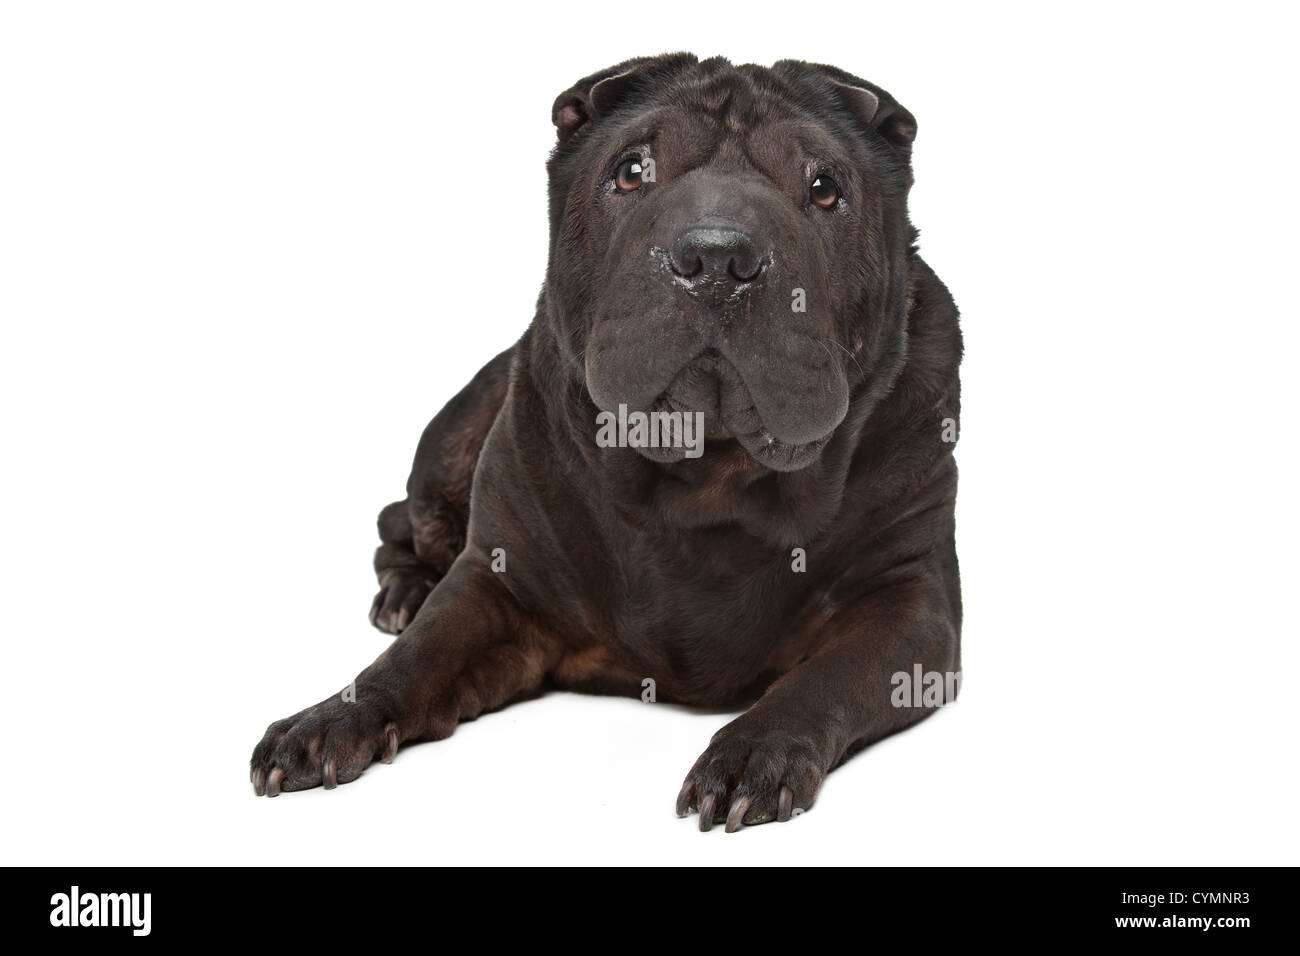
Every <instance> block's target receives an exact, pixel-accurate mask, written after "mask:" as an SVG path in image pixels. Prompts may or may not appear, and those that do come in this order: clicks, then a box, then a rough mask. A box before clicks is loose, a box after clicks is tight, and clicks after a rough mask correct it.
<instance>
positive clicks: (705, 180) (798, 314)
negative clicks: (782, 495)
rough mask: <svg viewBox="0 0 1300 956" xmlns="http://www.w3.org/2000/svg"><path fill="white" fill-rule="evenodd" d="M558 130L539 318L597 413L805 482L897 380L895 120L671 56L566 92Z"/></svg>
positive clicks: (824, 89) (663, 455)
mask: <svg viewBox="0 0 1300 956" xmlns="http://www.w3.org/2000/svg"><path fill="white" fill-rule="evenodd" d="M554 119H555V123H556V126H557V129H558V131H559V136H560V143H559V145H558V146H557V148H556V152H555V154H554V155H553V157H552V159H551V163H550V174H551V227H552V247H551V263H550V269H549V274H548V282H547V303H548V307H549V310H550V320H551V322H552V323H553V324H554V327H555V329H556V332H557V336H558V339H559V342H560V347H561V350H562V352H563V354H564V356H565V359H566V361H567V362H568V364H569V365H570V367H571V369H572V370H573V372H574V374H575V375H581V376H582V377H583V378H585V382H586V386H587V389H588V391H589V393H590V395H591V398H592V400H593V401H594V402H595V404H596V405H597V406H598V407H599V408H600V409H602V410H605V411H611V412H617V410H618V408H619V406H620V405H623V406H625V407H626V408H627V409H629V410H632V411H646V412H651V411H677V412H701V413H703V416H704V419H703V420H704V423H705V427H706V429H707V432H706V434H707V437H708V438H709V439H711V440H721V439H725V438H734V439H735V440H737V441H739V442H740V443H741V444H742V445H743V446H744V447H745V449H746V450H747V451H748V452H749V454H750V455H752V456H753V457H754V458H755V459H756V460H757V461H759V462H760V463H762V464H763V465H765V466H767V467H769V468H773V469H776V470H783V471H785V470H794V469H798V468H802V467H804V466H806V465H808V464H809V463H811V462H812V461H813V460H814V459H815V458H816V457H817V455H818V454H819V452H820V450H821V449H822V447H823V446H824V445H825V444H826V442H827V441H828V440H829V438H830V437H831V436H832V435H833V434H834V432H835V430H836V428H837V427H838V426H839V425H840V423H841V422H842V421H843V420H844V417H845V414H846V412H847V410H848V408H849V404H850V400H851V399H853V398H857V397H860V396H862V395H864V394H868V393H870V391H871V389H872V386H873V385H875V386H877V387H879V388H881V389H883V388H884V387H887V385H886V380H887V379H888V378H889V377H890V376H891V375H892V374H893V371H894V370H895V366H896V365H897V364H898V363H900V362H901V361H902V351H903V348H902V337H903V334H904V332H903V326H904V312H905V308H906V306H905V302H906V285H907V257H908V254H909V251H910V248H911V243H912V241H913V239H914V233H913V232H912V230H911V227H910V225H909V223H908V220H907V211H906V194H907V189H908V187H909V185H910V183H911V172H910V166H909V154H910V144H911V140H912V137H913V136H914V135H915V129H916V127H915V121H914V120H913V119H912V117H911V114H909V113H908V112H907V111H906V110H904V109H902V108H901V107H900V106H898V104H897V103H895V102H894V101H893V99H892V98H891V97H890V96H889V95H888V94H887V93H885V92H884V91H883V90H880V89H879V88H877V87H874V86H871V85H870V84H868V83H866V82H864V81H862V80H858V79H857V78H855V77H852V76H849V75H848V74H844V73H841V72H840V71H838V70H834V69H832V68H829V67H819V66H812V65H809V64H803V63H797V62H793V61H783V62H782V63H778V64H776V65H775V66H774V67H772V68H770V69H767V68H762V67H755V66H742V67H733V66H732V65H731V64H729V63H727V62H726V61H723V60H708V61H705V62H702V63H700V62H697V61H696V60H695V58H694V57H690V56H687V55H676V56H670V57H660V58H654V59H648V60H639V61H629V62H628V63H625V64H621V65H620V66H618V67H614V68H612V69H611V70H607V71H604V72H603V73H600V74H597V75H595V76H593V77H590V78H588V79H586V80H583V81H580V82H579V83H578V84H577V85H576V86H575V87H574V88H573V89H571V90H569V91H567V92H566V93H563V94H561V95H560V97H559V98H558V99H557V100H556V104H555V111H554ZM641 451H642V453H643V454H645V455H647V456H648V457H652V458H655V459H658V460H675V459H676V458H679V457H681V455H682V454H683V452H682V449H680V448H645V449H641Z"/></svg>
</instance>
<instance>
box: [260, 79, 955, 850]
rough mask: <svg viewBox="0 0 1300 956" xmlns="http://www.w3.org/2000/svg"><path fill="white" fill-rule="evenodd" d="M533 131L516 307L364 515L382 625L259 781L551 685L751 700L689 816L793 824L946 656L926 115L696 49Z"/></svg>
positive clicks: (418, 735)
mask: <svg viewBox="0 0 1300 956" xmlns="http://www.w3.org/2000/svg"><path fill="white" fill-rule="evenodd" d="M552 120H553V122H554V125H555V128H556V133H557V142H556V144H555V147H554V150H553V152H552V154H551V156H550V159H549V161H548V166H547V168H548V173H549V183H550V186H549V218H550V230H551V246H550V258H549V264H548V267H547V272H546V279H545V284H544V287H543V291H542V294H541V297H540V299H539V302H538V307H537V312H536V315H535V318H534V319H533V322H532V324H531V325H530V326H529V328H528V329H527V331H526V332H525V333H524V334H523V337H522V338H521V339H520V340H519V341H518V343H517V344H515V345H514V346H513V347H512V348H511V349H509V350H508V351H506V352H504V353H502V354H501V355H498V356H497V357H496V358H494V359H493V360H492V361H491V362H489V363H488V364H487V365H486V366H485V367H484V368H483V369H482V370H481V371H480V372H479V373H478V374H477V375H476V376H475V377H474V378H473V380H472V381H471V382H470V383H469V385H468V386H466V387H465V388H464V390H462V391H461V392H460V393H459V394H458V395H457V396H456V397H455V398H453V399H452V400H451V401H450V402H449V403H448V404H447V406H446V407H445V408H443V409H442V411H440V412H439V413H438V415H437V416H436V417H435V418H434V419H433V421H432V422H431V423H430V424H429V425H428V427H427V428H426V429H425V431H424V434H423V436H422V437H421V439H420V442H419V445H418V449H417V451H416V455H415V463H414V466H413V468H412V471H411V475H410V479H409V482H408V484H407V497H406V499H405V500H403V501H399V502H395V503H393V504H390V505H389V506H388V507H386V508H384V509H383V511H382V512H381V514H380V516H379V534H380V539H381V542H382V543H381V546H380V547H379V549H378V551H377V552H376V555H375V569H376V572H377V574H378V577H379V584H380V591H379V594H378V595H377V596H376V597H375V599H374V604H373V606H372V608H371V612H370V619H371V622H372V623H373V624H374V625H375V626H377V627H378V628H379V629H381V630H383V631H386V632H389V633H392V634H394V635H397V636H396V639H395V640H394V641H393V643H392V644H391V645H390V646H389V647H388V649H387V650H385V651H384V652H383V653H382V654H381V655H380V656H379V658H378V659H377V660H376V661H375V662H374V663H373V664H371V665H370V666H369V667H367V668H366V669H365V670H364V671H362V672H361V673H360V674H359V675H358V676H357V677H356V679H355V681H354V682H353V684H352V685H351V687H350V691H349V692H345V693H343V694H341V695H335V696H332V697H329V698H327V699H325V700H323V701H321V702H320V703H319V704H316V705H315V706H312V707H308V708H307V709H306V710H303V711H301V712H299V713H297V714H295V715H294V716H292V717H289V718H287V719H285V720H280V721H277V722H276V723H273V724H271V725H270V727H269V728H268V729H267V731H266V734H265V736H264V737H263V738H262V741H261V742H260V743H259V744H258V745H257V747H256V749H255V750H254V752H253V757H252V762H251V779H252V783H253V789H254V792H255V793H256V794H258V795H267V796H276V795H277V794H279V793H281V792H283V791H290V790H301V789H306V788H310V787H317V786H324V787H325V788H327V789H328V788H332V787H334V786H336V785H338V784H340V783H347V782H349V781H352V780H355V779H356V778H357V777H358V776H360V775H361V773H362V771H363V770H364V769H365V768H366V767H367V765H369V764H370V763H371V762H373V761H375V760H382V761H391V760H392V759H393V756H394V755H395V754H396V752H397V748H398V747H399V746H400V745H402V744H404V743H406V742H409V741H421V740H439V739H442V738H445V737H447V736H448V735H450V734H451V733H452V731H453V730H454V729H455V727H456V725H457V724H458V723H459V722H461V721H465V720H471V719H473V718H474V717H476V716H478V715H479V714H481V713H483V712H485V711H491V710H494V709H496V708H500V707H503V706H504V705H506V704H508V703H509V702H510V701H512V700H514V699H517V698H520V697H522V696H526V695H530V694H533V693H535V692H537V691H539V690H540V689H543V688H564V689H571V690H575V691H584V692H592V693H604V694H623V695H629V696H644V697H646V699H657V700H662V701H673V702H678V703H682V704H688V705H697V706H707V707H714V708H717V707H743V706H746V705H748V709H747V710H745V711H744V712H743V713H742V714H741V716H739V717H737V718H736V719H735V720H733V721H731V722H730V723H729V724H727V725H726V726H725V727H723V728H722V729H721V730H720V731H719V732H718V733H717V734H716V735H715V736H714V737H713V739H712V740H711V741H710V743H709V745H708V747H707V748H706V749H705V751H704V753H703V754H702V755H701V756H700V757H699V759H698V760H696V762H695V764H694V766H693V767H691V769H690V772H689V773H688V774H687V776H686V778H685V782H684V784H683V785H682V787H681V789H680V791H679V794H678V797H677V802H676V810H677V813H678V815H680V816H687V815H689V814H690V813H691V812H692V811H695V812H697V813H698V817H699V828H700V829H701V830H709V829H711V828H712V827H713V826H714V825H715V824H718V823H725V829H726V830H727V831H728V832H731V831H735V830H737V829H739V828H740V827H741V826H742V825H752V824H757V823H764V822H768V821H773V820H776V821H786V820H789V819H791V817H792V816H795V815H798V814H799V813H800V812H801V811H803V810H806V809H808V808H810V807H811V806H812V804H813V801H814V799H815V798H816V796H817V793H818V790H819V788H820V786H821V784H822V781H823V780H824V779H825V777H826V775H827V774H828V773H829V772H830V770H831V769H832V768H834V767H835V766H837V765H838V764H839V763H841V762H842V761H843V760H844V759H845V758H846V757H848V756H849V755H850V754H852V753H854V752H856V751H858V750H859V749H861V748H862V747H864V746H866V745H867V744H870V743H871V742H873V741H876V740H879V739H880V738H882V737H885V736H886V735H888V734H892V733H894V732H896V731H898V730H901V729H903V728H904V727H906V726H908V725H910V724H912V723H915V722H917V721H919V720H921V719H922V718H924V717H925V716H927V715H929V714H930V713H933V711H934V709H935V708H936V707H937V706H940V705H942V704H944V703H947V702H949V701H950V700H951V699H952V698H953V697H954V696H955V694H956V687H957V685H956V684H955V683H954V682H953V680H952V679H951V678H952V676H953V675H955V674H959V673H960V668H961V662H960V657H961V650H960V634H961V594H960V586H959V580H958V567H957V558H956V550H955V545H954V506H955V501H956V489H957V469H956V465H955V462H954V460H953V450H954V448H955V444H956V423H957V421H958V418H959V382H958V366H959V364H960V361H961V353H962V343H961V333H960V330H959V327H958V321H957V318H958V317H957V309H956V306H955V305H954V303H953V300H952V297H951V296H950V294H949V293H948V290H947V289H946V288H945V286H944V285H943V283H942V282H941V281H940V280H939V279H938V277H937V276H936V275H935V274H934V273H933V272H932V271H931V270H930V268H929V267H928V266H927V265H926V264H925V263H924V262H923V261H922V260H921V258H920V256H919V255H918V254H917V251H916V239H917V233H916V231H915V230H914V229H913V227H912V225H911V223H910V220H909V216H908V211H907V196H908V192H909V189H910V187H911V185H912V178H913V177H912V171H911V151H912V144H913V141H914V138H915V136H916V129H917V125H916V120H915V119H914V117H913V116H912V114H911V113H910V112H908V110H906V109H904V108H903V107H902V106H901V105H900V104H899V103H898V102H897V101H896V100H895V99H894V98H893V97H892V96H891V95H890V94H889V93H887V92H885V91H884V90H883V89H881V88H880V87H878V86H875V85H874V84H872V83H868V82H866V81H865V80H861V79H859V78H858V77H856V76H853V75H851V74H849V73H846V72H844V71H842V70H839V69H836V68H833V67H829V66H822V65H817V64H811V63H805V62H800V61H794V60H783V61H781V62H778V63H776V64H775V65H773V66H771V67H770V68H768V67H761V66H754V65H741V66H737V65H733V64H731V63H730V62H728V61H727V60H725V59H722V58H712V59H706V60H698V59H697V58H696V57H694V56H692V55H690V54H672V55H664V56H658V57H645V58H638V59H633V60H628V61H626V62H623V63H620V64H618V65H617V66H613V67H610V68H609V69H606V70H602V71H600V72H598V73H594V74H592V75H590V76H587V77H585V78H583V79H582V80H579V81H578V82H577V83H576V84H574V85H573V87H572V88H570V89H568V90H566V91H565V92H563V93H561V94H560V95H559V97H558V98H557V99H556V100H555V104H554V107H553V110H552ZM913 676H915V678H916V679H917V680H918V681H921V680H924V682H925V685H926V686H925V693H924V695H922V694H921V688H920V687H919V686H917V687H913V688H911V689H910V690H909V689H907V687H905V686H904V685H908V686H910V682H911V681H912V679H913ZM918 704H919V705H920V706H917V705H918Z"/></svg>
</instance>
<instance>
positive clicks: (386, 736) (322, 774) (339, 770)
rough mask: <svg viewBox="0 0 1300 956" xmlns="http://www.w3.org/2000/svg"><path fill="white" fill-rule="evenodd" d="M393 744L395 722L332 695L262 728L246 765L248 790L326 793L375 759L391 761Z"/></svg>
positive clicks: (272, 793) (264, 793) (267, 793)
mask: <svg viewBox="0 0 1300 956" xmlns="http://www.w3.org/2000/svg"><path fill="white" fill-rule="evenodd" d="M397 745H398V733H397V725H396V724H395V723H394V722H392V721H390V720H387V719H385V718H384V717H383V716H382V715H381V714H379V713H377V712H376V711H375V709H374V708H373V707H370V706H367V705H365V704H363V703H359V702H357V701H355V700H354V701H348V700H344V699H342V696H340V697H331V698H330V699H329V700H326V701H322V702H321V703H319V704H317V705H316V706H315V707H308V708H307V709H306V710H304V711H301V712H300V713H297V714H294V716H292V717H287V718H285V719H284V720H277V721H276V722H275V723H273V724H272V725H271V726H270V727H268V728H266V734H265V735H264V736H263V737H262V740H261V742H260V743H259V744H258V745H257V747H256V748H254V750H253V759H252V760H251V761H250V777H251V779H252V782H253V792H254V793H255V794H257V796H259V797H260V796H268V797H274V796H278V795H279V794H280V793H281V792H282V791H286V790H309V789H311V788H312V787H322V786H323V787H324V788H325V789H326V790H331V789H333V788H334V787H336V786H338V785H339V784H340V783H351V782H352V781H353V780H355V779H357V777H359V776H361V772H362V771H363V770H365V769H366V767H368V766H369V765H370V764H371V763H373V762H374V761H376V760H382V761H383V762H384V763H391V762H392V759H393V757H394V756H395V755H396V754H397Z"/></svg>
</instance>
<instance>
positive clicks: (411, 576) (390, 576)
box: [370, 568, 438, 634]
mask: <svg viewBox="0 0 1300 956" xmlns="http://www.w3.org/2000/svg"><path fill="white" fill-rule="evenodd" d="M437 583H438V582H437V581H436V580H435V579H434V578H432V577H430V576H429V574H428V572H427V571H423V570H419V569H417V570H413V571H412V570H407V569H404V568H395V569H393V570H391V571H385V572H384V573H383V576H382V577H381V578H380V580H379V593H378V594H376V595H375V599H374V601H372V602H371V604H370V623H371V624H373V625H374V626H375V627H377V628H379V629H380V630H381V631H384V632H385V633H387V634H401V633H402V631H404V630H406V625H408V624H410V623H411V621H413V620H414V619H415V615H416V613H417V612H418V611H419V610H420V608H421V606H423V604H424V599H425V598H427V597H428V596H429V592H430V591H432V590H433V588H434V585H436V584H437Z"/></svg>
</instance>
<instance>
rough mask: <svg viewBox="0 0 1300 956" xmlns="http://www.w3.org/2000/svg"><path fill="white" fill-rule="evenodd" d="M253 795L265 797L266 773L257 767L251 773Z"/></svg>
mask: <svg viewBox="0 0 1300 956" xmlns="http://www.w3.org/2000/svg"><path fill="white" fill-rule="evenodd" d="M253 793H254V794H255V795H256V796H259V797H264V796H266V771H265V770H263V769H262V768H261V767H258V768H257V769H256V770H254V771H253Z"/></svg>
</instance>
